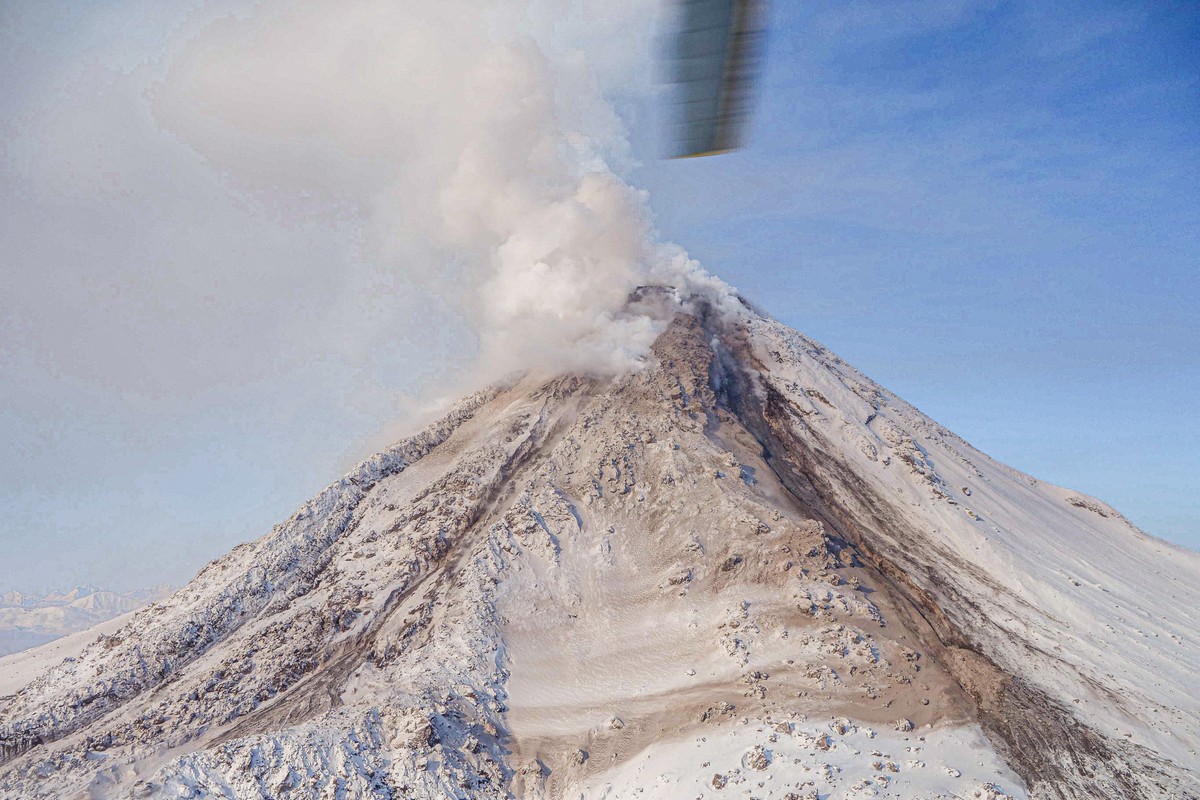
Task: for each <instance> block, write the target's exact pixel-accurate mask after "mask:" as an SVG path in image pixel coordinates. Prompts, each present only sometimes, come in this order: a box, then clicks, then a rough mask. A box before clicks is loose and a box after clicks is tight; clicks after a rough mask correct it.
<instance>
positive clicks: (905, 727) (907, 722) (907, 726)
mask: <svg viewBox="0 0 1200 800" xmlns="http://www.w3.org/2000/svg"><path fill="white" fill-rule="evenodd" d="M892 727H893V728H895V729H896V730H898V731H900V732H901V733H908V732H909V731H911V730H912V729H913V728H915V727H916V726H915V725H913V721H912V720H911V719H898V720H896V721H895V722H893V723H892Z"/></svg>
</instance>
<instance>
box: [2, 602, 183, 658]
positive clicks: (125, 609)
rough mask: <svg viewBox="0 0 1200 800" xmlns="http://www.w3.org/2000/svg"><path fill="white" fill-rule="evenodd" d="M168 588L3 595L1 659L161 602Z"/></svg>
mask: <svg viewBox="0 0 1200 800" xmlns="http://www.w3.org/2000/svg"><path fill="white" fill-rule="evenodd" d="M170 593H171V588H170V587H169V586H151V587H145V588H141V589H134V590H132V591H128V592H113V591H108V590H106V589H100V588H98V587H96V586H76V587H75V588H73V589H71V590H69V591H66V592H58V591H52V592H48V593H46V594H44V595H39V594H32V593H26V592H18V591H8V592H4V593H2V594H0V656H4V655H8V654H9V653H18V652H20V651H22V650H26V649H28V648H30V647H37V646H38V645H42V644H45V643H47V642H52V641H54V640H55V639H58V638H60V637H62V636H66V635H68V634H71V633H75V632H76V631H82V630H86V629H87V628H90V627H92V626H93V625H97V624H99V623H101V622H104V621H105V620H108V619H112V618H114V617H119V616H120V615H122V614H127V613H129V612H130V611H135V610H137V609H138V608H141V607H142V606H144V605H146V604H147V603H151V602H153V601H155V600H160V599H162V598H164V597H166V596H167V595H169V594H170Z"/></svg>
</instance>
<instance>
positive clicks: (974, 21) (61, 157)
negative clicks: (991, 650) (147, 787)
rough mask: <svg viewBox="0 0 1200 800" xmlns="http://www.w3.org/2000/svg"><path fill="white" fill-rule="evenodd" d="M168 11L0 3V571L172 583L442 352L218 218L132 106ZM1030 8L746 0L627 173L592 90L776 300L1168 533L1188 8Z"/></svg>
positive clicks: (1195, 532) (1188, 293)
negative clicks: (708, 68)
mask: <svg viewBox="0 0 1200 800" xmlns="http://www.w3.org/2000/svg"><path fill="white" fill-rule="evenodd" d="M615 4H619V3H615ZM188 5H189V4H177V5H176V4H162V3H143V2H140V0H126V2H117V3H109V4H100V5H96V6H93V7H90V8H89V9H88V10H87V12H86V13H85V12H81V11H79V10H78V7H76V6H74V5H73V4H61V5H58V6H56V5H55V4H54V3H51V2H47V3H36V4H34V3H30V4H11V5H7V6H5V7H4V8H3V9H2V10H0V45H2V46H0V53H3V54H4V55H2V56H0V74H2V75H3V77H4V80H3V81H2V85H3V86H4V87H5V88H4V89H3V90H2V91H0V121H2V124H3V134H4V137H3V143H4V147H3V150H0V167H2V168H3V169H2V170H0V179H3V180H0V250H3V252H5V253H7V254H8V255H7V256H6V257H5V258H4V259H3V260H2V261H0V270H3V273H2V274H0V278H2V280H0V304H2V307H3V309H4V316H3V319H2V320H0V368H2V369H3V372H4V374H5V376H6V381H5V384H4V386H3V388H2V389H0V392H2V394H0V401H2V402H0V442H2V443H3V445H4V447H5V450H6V452H7V453H8V454H9V457H8V458H6V459H4V460H3V461H0V510H2V513H3V521H2V525H0V544H2V547H3V552H4V554H5V558H4V559H3V560H2V561H0V588H8V587H10V586H12V587H16V588H24V589H28V588H39V587H53V586H65V585H69V584H74V583H81V582H95V583H99V584H104V585H109V586H112V587H113V588H126V587H130V586H135V585H144V584H149V583H155V582H160V581H169V582H174V583H181V582H183V581H185V580H186V579H187V578H189V577H190V576H191V575H192V574H193V573H194V572H195V571H196V569H198V568H199V567H200V566H201V565H202V564H203V563H204V562H205V561H207V560H208V559H210V558H213V557H216V556H218V555H220V554H221V553H223V552H224V551H226V550H227V549H228V548H230V547H231V546H233V545H234V544H236V543H238V542H240V541H244V540H246V539H249V538H252V537H254V536H257V535H260V534H261V533H263V532H265V531H266V530H267V529H268V528H269V527H270V526H271V525H272V524H273V523H275V522H277V521H279V520H281V519H283V518H285V517H286V516H287V515H288V514H290V513H291V511H292V510H293V509H294V508H295V507H296V506H297V505H298V504H299V503H300V502H302V501H303V500H304V499H306V498H307V497H308V496H310V495H312V494H313V493H315V492H316V491H317V490H319V489H320V488H321V487H322V486H324V485H325V484H326V483H328V482H329V481H330V480H331V479H332V478H333V477H335V476H336V475H337V474H339V473H340V472H341V471H342V470H344V469H346V468H347V467H348V466H349V465H350V464H351V463H353V461H354V460H356V459H357V458H359V457H361V456H363V455H365V454H366V453H368V452H369V451H370V450H371V449H373V448H375V447H377V446H379V445H382V444H383V443H385V442H386V441H388V439H389V438H390V434H392V433H394V421H395V420H396V419H400V418H403V417H404V416H405V415H406V414H407V412H408V411H409V407H408V406H407V405H406V401H405V400H404V398H403V397H400V395H401V394H402V393H405V392H407V393H410V394H414V395H415V394H420V393H421V391H422V390H423V389H424V388H427V387H429V386H432V385H435V384H437V383H438V381H439V380H440V375H441V373H444V372H446V371H453V369H454V368H455V365H456V364H457V368H459V369H461V368H462V366H463V365H466V364H469V363H470V357H469V351H470V349H471V336H470V332H469V324H468V323H467V322H466V321H465V320H463V319H461V318H457V317H456V316H455V312H454V310H453V309H450V308H445V307H442V306H440V305H439V304H438V302H437V299H436V298H430V297H426V296H422V295H421V294H420V293H419V292H415V293H414V292H412V291H407V290H406V287H405V285H404V284H403V281H402V280H401V281H396V280H394V279H393V278H391V277H387V276H384V275H382V274H381V273H380V272H379V271H378V270H374V269H371V268H367V267H364V265H362V264H361V263H360V262H361V261H362V259H363V256H362V252H361V250H360V249H359V248H358V247H357V244H356V243H357V242H358V238H359V233H358V232H356V231H355V230H353V227H354V226H353V225H352V224H349V223H347V222H346V220H345V219H342V218H340V217H332V218H327V217H325V216H319V217H318V218H309V217H304V218H302V219H300V221H299V222H297V221H296V219H291V220H288V221H285V220H283V219H282V217H281V214H280V213H279V212H278V211H277V209H274V208H266V209H265V210H264V208H262V207H258V206H254V205H253V204H250V205H247V202H246V200H245V197H239V196H236V194H235V193H232V192H231V191H230V189H229V187H228V185H227V183H224V182H222V180H220V179H218V178H214V177H213V175H212V174H211V170H207V169H206V168H205V166H204V164H203V163H201V162H200V161H199V160H197V159H194V158H190V157H188V156H187V155H180V154H179V153H178V152H176V149H173V148H174V143H173V142H172V141H171V139H170V137H169V136H164V135H163V134H162V132H161V131H160V130H158V128H157V127H156V123H155V121H154V119H153V118H151V117H150V116H149V115H148V114H146V113H145V110H144V109H143V108H141V106H139V105H138V103H137V98H139V97H141V96H142V95H141V94H140V93H139V92H138V91H134V90H132V89H129V87H130V86H132V87H134V88H136V87H137V86H138V85H140V84H137V83H136V81H137V80H140V79H141V78H139V75H140V73H139V70H141V69H145V65H146V64H147V63H151V62H153V61H154V60H155V59H158V58H161V56H162V52H163V48H164V42H165V41H166V40H167V39H168V35H169V33H170V32H171V31H173V30H176V29H177V28H178V26H179V25H180V24H181V20H183V19H185V17H186V16H187V14H186V11H187V7H188ZM1047 5H1048V4H1042V3H1018V2H1009V3H997V2H970V1H969V0H961V1H959V2H951V1H950V0H941V1H929V2H921V1H920V0H914V1H912V2H896V3H886V4H881V3H856V2H836V3H835V2H829V3H820V2H805V3H792V2H782V1H780V2H776V3H774V4H772V30H771V33H770V39H769V47H768V52H767V61H766V68H765V74H764V80H763V85H762V89H761V97H760V102H759V105H758V107H757V111H756V117H755V121H754V128H753V135H752V141H751V146H750V147H749V148H747V149H746V150H743V151H741V152H738V153H734V154H730V155H726V156H721V157H717V158H707V159H694V160H686V161H663V160H660V159H658V158H657V155H658V153H659V152H661V149H662V144H663V143H662V137H661V133H662V126H661V122H662V120H661V119H659V118H658V113H657V110H658V109H659V107H660V103H659V101H658V99H656V98H655V97H654V96H653V95H647V93H646V92H645V91H644V87H642V88H639V89H638V90H637V91H636V92H633V93H632V94H627V93H617V94H616V95H615V97H614V99H615V101H616V104H617V108H618V109H619V110H620V111H621V112H622V115H623V117H624V120H625V124H626V126H627V128H628V130H629V133H630V138H631V153H630V155H631V156H632V159H631V163H635V164H640V165H637V166H633V167H631V168H630V169H628V170H627V173H628V177H629V178H630V180H631V181H632V182H633V183H634V184H636V185H638V186H640V187H643V188H646V189H647V190H648V191H649V204H650V207H651V210H652V212H653V214H654V217H655V221H656V224H657V226H658V228H659V230H660V231H661V233H662V235H663V237H664V238H667V239H670V240H673V241H676V242H679V243H680V244H682V245H683V246H685V247H686V248H687V249H688V250H689V251H690V252H691V253H692V254H693V255H694V256H696V257H697V258H698V259H699V260H700V261H702V262H703V263H704V264H705V265H706V266H707V267H708V268H709V269H711V270H712V271H714V272H716V273H717V274H719V275H721V276H722V277H724V278H726V279H727V280H728V281H730V282H731V283H733V284H734V285H735V286H737V287H739V289H741V290H742V291H743V293H744V294H745V295H747V296H748V297H749V298H751V299H752V300H754V301H756V302H757V303H759V304H760V305H761V306H763V307H765V308H766V309H767V310H768V311H770V312H771V313H772V314H774V315H775V316H776V317H778V318H780V319H782V320H783V321H785V322H787V323H789V324H791V325H793V326H795V327H796V328H798V329H800V330H802V331H804V332H806V333H808V334H809V335H811V336H814V337H816V338H818V339H820V340H821V341H823V342H825V343H826V344H827V345H829V346H830V347H831V348H833V349H834V350H835V351H836V352H838V353H839V354H840V355H842V356H843V357H844V358H846V359H847V360H848V361H850V362H851V363H853V364H855V365H856V366H858V367H859V368H860V369H862V370H863V371H864V372H866V373H867V374H868V375H870V376H871V377H873V378H874V379H876V380H877V381H879V382H880V383H882V384H883V385H885V386H887V387H888V388H890V389H892V390H893V391H895V392H897V393H898V394H900V395H901V396H903V397H904V398H905V399H907V400H909V401H910V402H912V403H914V404H915V405H916V406H917V407H919V408H921V409H922V410H923V411H925V412H926V413H927V414H929V415H930V416H932V417H933V418H935V419H937V420H938V421H939V422H941V423H943V424H944V425H946V426H947V427H949V428H951V429H952V430H954V431H955V432H957V433H958V434H960V435H962V436H963V437H965V438H966V439H968V440H969V441H971V442H972V443H973V444H975V445H976V446H977V447H979V448H980V449H982V450H984V451H985V452H988V453H989V454H991V455H992V456H994V457H996V458H998V459H1000V460H1001V461H1004V462H1007V463H1009V464H1011V465H1013V466H1014V467H1017V468H1019V469H1022V470H1024V471H1026V472H1029V473H1031V474H1033V475H1036V476H1038V477H1040V478H1043V479H1046V480H1050V481H1053V482H1055V483H1059V484H1063V485H1067V486H1071V487H1073V488H1076V489H1078V490H1081V491H1084V492H1087V493H1090V494H1093V495H1096V496H1098V497H1100V498H1102V499H1104V500H1105V501H1107V502H1109V503H1111V504H1113V505H1114V506H1116V507H1117V508H1118V509H1119V510H1121V511H1122V512H1123V513H1125V514H1126V515H1128V516H1129V517H1130V518H1131V519H1133V520H1134V522H1135V523H1137V524H1138V525H1140V526H1141V527H1143V528H1144V529H1146V530H1147V531H1148V532H1150V533H1152V534H1155V535H1158V536H1160V537H1163V538H1166V539H1169V540H1172V541H1176V542H1180V543H1183V544H1186V545H1188V546H1191V547H1193V548H1197V547H1200V499H1198V498H1200V491H1198V490H1200V480H1198V478H1197V475H1200V455H1198V454H1200V434H1197V432H1196V426H1195V424H1194V423H1193V422H1192V420H1191V416H1192V413H1191V401H1192V400H1193V398H1195V397H1196V396H1197V394H1198V390H1200V324H1198V323H1197V318H1198V315H1197V313H1196V310H1195V304H1196V302H1197V300H1198V299H1200V277H1198V275H1200V175H1198V174H1197V173H1198V171H1200V54H1198V53H1197V52H1196V48H1195V46H1194V43H1195V42H1196V41H1197V40H1198V39H1200V12H1198V11H1197V10H1196V9H1195V7H1194V4H1189V3H1176V4H1169V3H1155V4H1149V3H1147V4H1138V3H1120V4H1118V3H1104V2H1089V3H1077V4H1072V3H1055V4H1053V8H1052V9H1051V8H1047ZM131 20H136V21H137V22H136V23H133V22H131ZM10 45H11V46H10ZM645 71H646V73H647V74H649V73H650V72H651V71H652V70H651V68H650V66H649V65H648V64H647V66H646V70H645ZM114 86H116V87H118V88H120V87H125V89H126V90H122V91H115V90H113V87H114ZM31 165H32V166H31ZM39 170H40V172H38V171H39ZM33 172H38V174H39V175H40V176H41V177H40V178H39V179H38V180H37V181H33V180H29V179H27V178H28V175H29V174H32V173H33ZM47 175H48V176H49V177H46V176H47ZM310 216H311V215H310ZM347 282H355V285H356V286H357V287H358V289H356V292H357V293H355V292H345V291H343V290H342V289H343V287H342V284H344V283H347ZM407 288H411V287H407ZM331 298H334V299H340V300H342V301H344V300H345V299H346V298H350V299H351V300H353V299H354V298H359V299H362V298H369V301H367V302H366V304H365V305H364V304H361V303H356V302H351V303H349V304H345V303H343V305H344V306H345V307H344V308H341V310H340V311H339V312H338V313H337V314H333V315H325V311H324V308H323V306H324V305H325V304H327V303H329V302H331V300H330V299H331ZM376 317H377V318H378V319H379V320H380V321H381V323H380V324H378V325H376V326H374V327H370V328H368V327H355V326H352V325H350V324H348V321H350V320H354V319H357V318H376ZM385 333H386V335H385ZM447 363H449V365H450V366H449V367H447Z"/></svg>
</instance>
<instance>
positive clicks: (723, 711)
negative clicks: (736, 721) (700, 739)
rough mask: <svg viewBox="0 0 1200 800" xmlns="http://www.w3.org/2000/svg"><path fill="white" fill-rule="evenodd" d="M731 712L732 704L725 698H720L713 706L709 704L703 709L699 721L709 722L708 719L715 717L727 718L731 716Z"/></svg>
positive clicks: (732, 709)
mask: <svg viewBox="0 0 1200 800" xmlns="http://www.w3.org/2000/svg"><path fill="white" fill-rule="evenodd" d="M733 712H734V706H733V704H732V703H729V702H728V701H726V700H722V701H721V702H719V703H717V704H716V705H715V706H709V707H708V708H707V709H705V710H704V713H703V714H701V715H700V721H701V722H709V721H710V720H713V719H717V718H718V717H720V718H726V719H727V718H729V717H732V716H733Z"/></svg>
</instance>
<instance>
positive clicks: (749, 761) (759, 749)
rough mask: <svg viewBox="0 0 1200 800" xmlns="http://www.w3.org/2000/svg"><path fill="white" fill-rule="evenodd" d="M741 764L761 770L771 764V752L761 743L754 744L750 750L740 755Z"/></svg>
mask: <svg viewBox="0 0 1200 800" xmlns="http://www.w3.org/2000/svg"><path fill="white" fill-rule="evenodd" d="M742 766H744V767H746V768H747V769H752V770H756V771H758V772H762V771H763V770H765V769H766V768H767V767H769V766H771V754H770V753H769V752H768V751H767V750H766V749H765V748H764V747H763V746H762V745H761V744H756V745H754V747H753V748H751V750H750V752H748V753H746V755H744V756H742Z"/></svg>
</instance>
